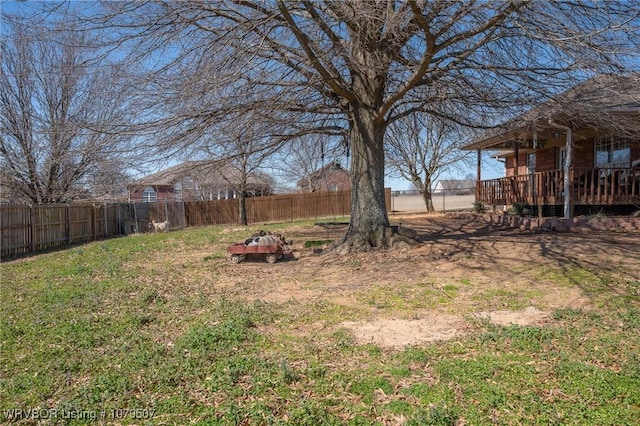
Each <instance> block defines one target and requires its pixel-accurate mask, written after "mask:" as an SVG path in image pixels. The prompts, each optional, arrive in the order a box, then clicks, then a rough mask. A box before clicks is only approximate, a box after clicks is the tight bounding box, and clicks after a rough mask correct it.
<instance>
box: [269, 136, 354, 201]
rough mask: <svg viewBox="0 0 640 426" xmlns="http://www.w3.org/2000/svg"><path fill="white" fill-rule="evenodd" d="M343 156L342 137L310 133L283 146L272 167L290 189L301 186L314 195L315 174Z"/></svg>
mask: <svg viewBox="0 0 640 426" xmlns="http://www.w3.org/2000/svg"><path fill="white" fill-rule="evenodd" d="M344 155H345V146H344V143H343V138H331V137H328V136H327V135H320V134H310V135H305V136H301V137H300V138H296V139H294V140H292V141H290V142H289V143H287V144H286V145H285V146H283V147H282V149H281V150H280V151H279V152H278V153H277V155H276V156H275V157H274V161H273V162H272V163H271V168H272V169H275V170H277V171H278V172H279V173H280V174H281V175H282V176H283V177H284V178H285V179H286V180H287V181H288V184H289V186H288V189H289V190H292V189H295V188H296V187H299V186H300V185H299V184H302V186H303V187H305V188H307V190H308V191H309V192H313V191H314V190H316V189H317V188H315V187H314V179H313V176H314V173H315V172H317V171H318V170H320V169H321V168H322V167H324V166H325V165H326V164H329V163H334V162H337V161H338V160H339V158H340V157H342V156H344Z"/></svg>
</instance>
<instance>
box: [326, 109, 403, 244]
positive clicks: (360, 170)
mask: <svg viewBox="0 0 640 426" xmlns="http://www.w3.org/2000/svg"><path fill="white" fill-rule="evenodd" d="M384 131H385V128H384V123H378V122H376V120H375V114H374V112H373V111H371V110H369V109H367V108H364V107H354V108H353V111H352V114H351V120H350V128H349V137H350V143H351V152H352V157H351V218H350V221H349V228H348V229H347V232H346V234H345V236H344V237H343V238H342V240H339V241H338V242H337V244H336V246H335V250H336V252H338V253H340V254H345V253H349V252H358V251H368V250H370V249H372V248H388V247H392V246H397V245H400V244H403V243H404V244H405V245H408V244H411V242H410V240H409V239H407V238H405V237H402V236H400V235H397V234H395V233H394V232H393V230H392V228H391V227H390V226H389V218H388V216H387V209H386V205H385V199H384V144H383V141H384Z"/></svg>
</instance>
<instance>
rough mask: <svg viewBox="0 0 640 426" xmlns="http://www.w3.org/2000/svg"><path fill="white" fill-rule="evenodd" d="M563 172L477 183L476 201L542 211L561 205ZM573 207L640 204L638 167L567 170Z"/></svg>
mask: <svg viewBox="0 0 640 426" xmlns="http://www.w3.org/2000/svg"><path fill="white" fill-rule="evenodd" d="M564 176H565V173H564V170H550V171H544V172H534V173H529V174H523V175H516V176H508V177H504V178H498V179H488V180H480V181H477V183H476V202H478V203H482V204H483V205H485V206H492V207H495V206H508V205H513V204H526V205H529V206H531V207H538V211H542V208H543V207H546V206H562V205H564V203H565V196H564ZM569 192H570V193H569V197H568V198H569V200H570V201H571V204H572V205H574V206H575V205H592V206H593V205H597V206H604V205H607V206H613V205H630V204H632V205H640V167H638V166H636V167H615V168H614V167H611V168H601V167H600V168H570V169H569Z"/></svg>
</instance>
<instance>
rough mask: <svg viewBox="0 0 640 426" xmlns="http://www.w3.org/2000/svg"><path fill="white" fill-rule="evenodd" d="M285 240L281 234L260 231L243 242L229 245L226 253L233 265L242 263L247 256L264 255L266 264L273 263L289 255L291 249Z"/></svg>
mask: <svg viewBox="0 0 640 426" xmlns="http://www.w3.org/2000/svg"><path fill="white" fill-rule="evenodd" d="M292 243H293V242H291V241H290V242H289V243H287V240H286V238H285V237H284V236H283V235H282V234H274V233H272V232H268V231H263V230H260V231H258V232H257V233H255V234H253V235H252V236H251V237H249V238H247V239H246V240H244V242H241V243H236V244H233V245H230V246H229V247H228V248H227V252H228V253H229V254H230V255H231V257H230V260H231V262H233V263H240V262H242V261H243V260H244V259H245V258H246V256H247V255H265V257H266V260H267V262H268V263H275V262H276V261H277V260H280V259H282V258H284V255H285V254H290V253H291V249H290V248H289V246H288V244H292Z"/></svg>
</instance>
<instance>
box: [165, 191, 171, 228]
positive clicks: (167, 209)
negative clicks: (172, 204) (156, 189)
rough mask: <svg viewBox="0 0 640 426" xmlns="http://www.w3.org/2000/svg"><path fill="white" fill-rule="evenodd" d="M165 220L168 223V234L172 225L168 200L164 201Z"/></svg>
mask: <svg viewBox="0 0 640 426" xmlns="http://www.w3.org/2000/svg"><path fill="white" fill-rule="evenodd" d="M164 220H165V222H167V232H168V231H169V227H170V226H171V224H170V223H169V207H167V199H166V198H165V199H164Z"/></svg>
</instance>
